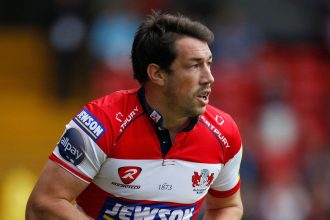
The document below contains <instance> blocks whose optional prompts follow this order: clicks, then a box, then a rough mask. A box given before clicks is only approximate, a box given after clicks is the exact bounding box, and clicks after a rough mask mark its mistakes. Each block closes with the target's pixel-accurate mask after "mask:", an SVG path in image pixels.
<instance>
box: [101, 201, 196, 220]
mask: <svg viewBox="0 0 330 220" xmlns="http://www.w3.org/2000/svg"><path fill="white" fill-rule="evenodd" d="M194 213H195V206H168V205H165V204H148V205H145V204H140V203H126V204H123V203H121V202H115V201H112V199H111V198H110V199H108V200H107V201H106V204H105V207H103V210H102V212H101V214H100V216H99V218H98V219H107V220H108V219H126V220H131V219H161V220H165V219H173V220H174V219H176V220H181V219H191V218H192V217H193V215H194Z"/></svg>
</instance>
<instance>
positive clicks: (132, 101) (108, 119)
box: [74, 89, 138, 141]
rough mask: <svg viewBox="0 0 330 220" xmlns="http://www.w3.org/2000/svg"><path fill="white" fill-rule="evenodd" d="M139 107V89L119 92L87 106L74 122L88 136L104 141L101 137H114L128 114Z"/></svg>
mask: <svg viewBox="0 0 330 220" xmlns="http://www.w3.org/2000/svg"><path fill="white" fill-rule="evenodd" d="M137 105H138V98H137V89H132V90H121V91H117V92H114V93H111V94H109V95H106V96H104V97H101V98H98V99H95V100H92V101H91V102H89V103H88V104H86V105H85V106H84V107H83V108H82V109H81V110H80V112H79V113H78V114H77V115H76V116H75V117H74V121H75V122H76V123H77V124H78V125H79V126H80V127H81V128H82V129H83V130H84V131H85V132H86V133H87V134H91V135H92V137H93V139H94V141H97V140H99V138H100V140H101V139H104V138H101V136H104V135H103V134H105V133H106V134H107V135H106V136H111V137H113V136H114V135H116V132H115V131H117V130H119V129H118V128H117V127H119V126H120V125H121V123H122V120H123V117H124V116H125V115H126V112H128V111H131V110H132V109H134V108H135V107H136V106H137ZM93 133H94V134H93ZM91 135H90V136H91ZM95 135H96V136H95ZM111 139H112V138H111Z"/></svg>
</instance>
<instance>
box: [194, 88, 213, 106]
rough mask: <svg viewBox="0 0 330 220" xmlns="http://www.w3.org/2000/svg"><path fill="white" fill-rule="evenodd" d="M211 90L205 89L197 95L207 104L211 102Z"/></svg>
mask: <svg viewBox="0 0 330 220" xmlns="http://www.w3.org/2000/svg"><path fill="white" fill-rule="evenodd" d="M210 93H211V90H210V89H208V90H203V91H202V92H200V93H199V94H198V95H197V98H198V100H199V101H200V102H202V103H203V104H204V105H207V104H208V103H209V96H210Z"/></svg>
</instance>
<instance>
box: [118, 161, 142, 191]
mask: <svg viewBox="0 0 330 220" xmlns="http://www.w3.org/2000/svg"><path fill="white" fill-rule="evenodd" d="M141 171H142V168H141V167H135V166H125V167H119V168H118V175H119V178H120V180H121V181H122V182H123V183H124V184H122V183H118V182H114V181H113V182H112V184H113V185H115V186H119V187H122V188H128V189H140V187H141V186H140V185H130V184H131V183H132V182H134V180H135V179H136V178H138V176H139V175H140V173H141Z"/></svg>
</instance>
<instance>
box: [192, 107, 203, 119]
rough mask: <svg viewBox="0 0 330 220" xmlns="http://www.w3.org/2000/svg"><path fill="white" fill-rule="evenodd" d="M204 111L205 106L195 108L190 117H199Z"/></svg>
mask: <svg viewBox="0 0 330 220" xmlns="http://www.w3.org/2000/svg"><path fill="white" fill-rule="evenodd" d="M205 111H206V106H203V107H198V108H195V111H194V112H193V116H192V117H195V116H199V115H201V114H203V113H204V112H205Z"/></svg>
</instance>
